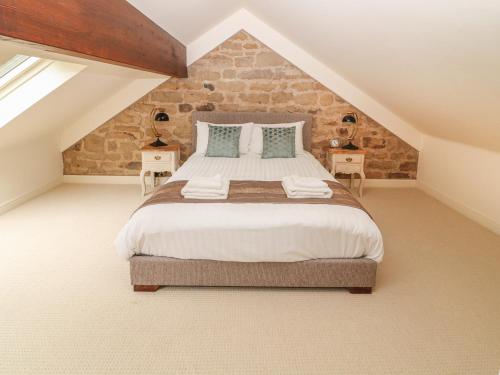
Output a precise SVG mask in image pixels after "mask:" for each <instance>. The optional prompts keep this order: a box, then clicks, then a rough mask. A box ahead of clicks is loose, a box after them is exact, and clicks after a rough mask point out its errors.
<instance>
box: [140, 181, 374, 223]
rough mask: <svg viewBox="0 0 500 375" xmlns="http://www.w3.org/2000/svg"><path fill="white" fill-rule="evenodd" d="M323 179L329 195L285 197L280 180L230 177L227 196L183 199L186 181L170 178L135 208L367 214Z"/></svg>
mask: <svg viewBox="0 0 500 375" xmlns="http://www.w3.org/2000/svg"><path fill="white" fill-rule="evenodd" d="M325 182H326V183H327V184H328V186H329V187H330V189H332V191H333V195H332V197H331V198H288V197H287V195H286V193H285V191H284V190H283V186H281V181H233V180H232V181H231V185H230V186H229V194H228V198H227V199H186V198H184V197H183V196H182V194H181V190H182V188H183V187H184V185H186V183H187V181H185V180H183V181H174V182H169V183H167V184H165V185H162V186H160V187H158V188H157V189H156V191H155V192H154V193H153V195H152V196H151V197H150V198H148V199H147V200H146V201H145V202H144V203H143V204H142V205H141V206H140V207H139V208H138V209H137V210H139V209H141V208H143V207H146V206H151V205H154V204H165V203H274V204H332V205H340V206H349V207H354V208H359V209H360V210H363V211H365V212H366V213H367V214H368V215H370V214H369V213H368V211H366V209H365V208H364V207H363V206H362V205H361V203H359V202H358V201H357V200H356V198H354V196H353V195H352V194H351V192H350V191H349V190H348V189H347V188H346V187H345V186H344V185H342V184H340V183H338V182H334V181H325ZM137 210H136V211H137ZM370 217H371V216H370Z"/></svg>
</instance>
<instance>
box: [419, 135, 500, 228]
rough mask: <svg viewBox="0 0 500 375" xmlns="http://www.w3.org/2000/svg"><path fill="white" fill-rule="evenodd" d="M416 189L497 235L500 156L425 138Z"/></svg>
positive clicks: (499, 223) (428, 137)
mask: <svg viewBox="0 0 500 375" xmlns="http://www.w3.org/2000/svg"><path fill="white" fill-rule="evenodd" d="M418 183H419V186H420V187H421V188H422V189H423V190H424V191H426V192H427V193H429V194H430V195H432V196H434V197H436V198H437V199H439V200H440V201H442V202H444V203H445V204H447V205H449V206H451V207H453V208H454V209H456V210H458V211H460V212H461V213H462V214H464V215H465V216H467V217H469V218H471V219H472V220H474V221H477V222H478V223H480V224H482V225H484V226H486V227H488V228H489V229H491V230H493V231H494V232H496V233H498V234H500V153H498V152H493V151H488V150H484V149H480V148H476V147H473V146H469V145H465V144H461V143H455V142H452V141H447V140H444V139H440V138H435V137H430V136H425V137H424V142H423V149H422V151H421V153H420V157H419V170H418Z"/></svg>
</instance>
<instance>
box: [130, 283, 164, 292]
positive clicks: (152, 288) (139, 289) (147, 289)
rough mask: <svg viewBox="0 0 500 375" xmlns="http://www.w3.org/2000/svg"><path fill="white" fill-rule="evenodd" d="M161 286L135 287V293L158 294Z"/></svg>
mask: <svg viewBox="0 0 500 375" xmlns="http://www.w3.org/2000/svg"><path fill="white" fill-rule="evenodd" d="M158 289H160V286H159V285H134V292H156V291H157V290H158Z"/></svg>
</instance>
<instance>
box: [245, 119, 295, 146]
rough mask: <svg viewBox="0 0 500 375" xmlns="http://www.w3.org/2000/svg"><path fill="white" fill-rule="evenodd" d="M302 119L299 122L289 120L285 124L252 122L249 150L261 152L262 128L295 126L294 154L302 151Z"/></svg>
mask: <svg viewBox="0 0 500 375" xmlns="http://www.w3.org/2000/svg"><path fill="white" fill-rule="evenodd" d="M304 123H305V122H304V121H299V122H289V123H286V124H254V126H253V128H254V129H253V133H252V140H251V142H250V152H252V153H254V154H262V148H263V147H264V145H263V141H262V138H263V136H264V135H263V133H262V128H292V127H294V126H295V154H303V153H304V142H303V140H302V128H303V127H304Z"/></svg>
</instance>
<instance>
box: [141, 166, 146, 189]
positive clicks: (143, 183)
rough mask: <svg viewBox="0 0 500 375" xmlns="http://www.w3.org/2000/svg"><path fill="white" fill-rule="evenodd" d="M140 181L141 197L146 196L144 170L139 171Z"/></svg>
mask: <svg viewBox="0 0 500 375" xmlns="http://www.w3.org/2000/svg"><path fill="white" fill-rule="evenodd" d="M140 179H141V191H142V195H143V196H144V195H146V171H145V170H144V169H141V174H140Z"/></svg>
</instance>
